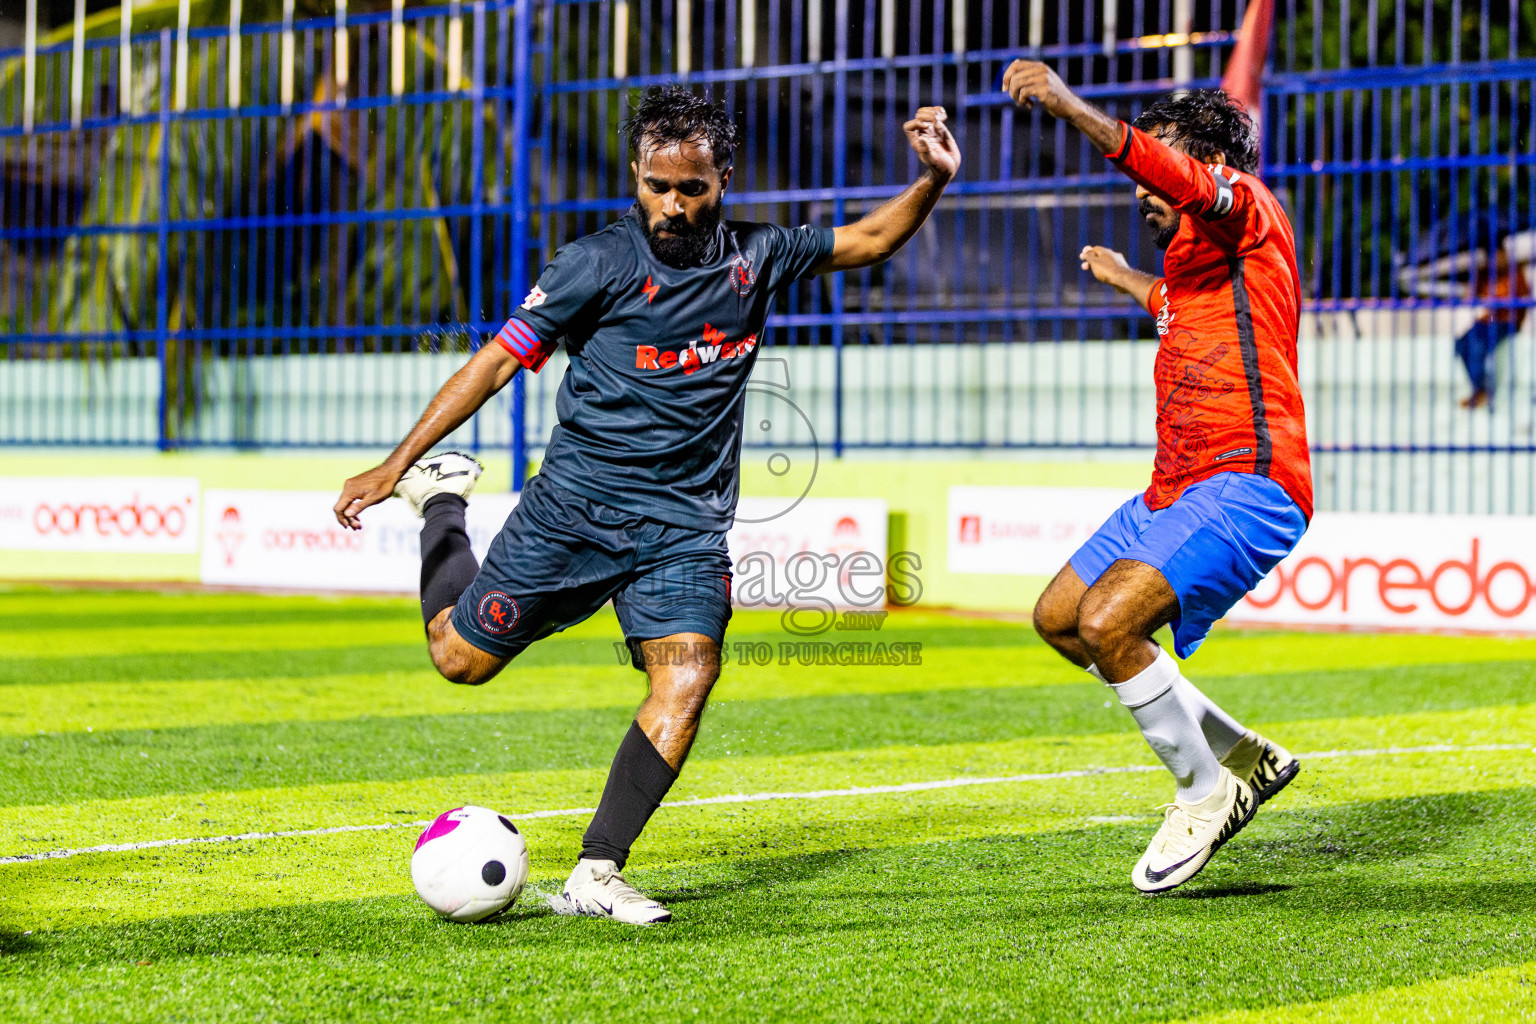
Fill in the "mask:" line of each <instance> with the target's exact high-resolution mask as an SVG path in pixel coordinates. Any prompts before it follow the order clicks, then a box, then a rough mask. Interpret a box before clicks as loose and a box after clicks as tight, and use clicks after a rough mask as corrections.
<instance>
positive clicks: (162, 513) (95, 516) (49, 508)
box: [32, 493, 192, 537]
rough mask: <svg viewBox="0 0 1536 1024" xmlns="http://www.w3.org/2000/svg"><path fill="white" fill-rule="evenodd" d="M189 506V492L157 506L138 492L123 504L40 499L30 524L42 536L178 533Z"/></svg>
mask: <svg viewBox="0 0 1536 1024" xmlns="http://www.w3.org/2000/svg"><path fill="white" fill-rule="evenodd" d="M191 507H192V498H191V497H190V496H189V497H187V498H186V499H184V500H183V501H182V502H181V503H180V504H168V505H165V506H160V505H155V504H152V503H148V502H145V501H143V500H141V499H140V497H139V495H138V494H137V493H135V494H134V496H133V500H131V501H129V502H128V503H126V504H124V505H113V504H111V503H109V502H99V503H98V502H89V501H87V502H80V503H77V504H70V503H67V502H60V503H58V504H50V503H48V502H39V503H38V504H37V506H36V507H35V508H34V509H33V510H32V528H33V529H34V530H36V531H37V532H38V533H39V534H42V535H44V536H48V535H50V534H52V535H57V536H61V537H71V536H77V535H79V534H85V533H95V534H96V535H97V536H101V537H180V536H181V535H182V534H183V533H184V532H185V531H186V529H187V519H188V517H187V509H189V508H191Z"/></svg>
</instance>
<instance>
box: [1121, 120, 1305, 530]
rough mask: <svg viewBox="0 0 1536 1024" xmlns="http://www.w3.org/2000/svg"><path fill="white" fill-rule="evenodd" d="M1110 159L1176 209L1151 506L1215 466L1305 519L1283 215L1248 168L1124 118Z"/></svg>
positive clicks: (1164, 290) (1154, 302) (1293, 292)
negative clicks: (1270, 483) (1261, 479)
mask: <svg viewBox="0 0 1536 1024" xmlns="http://www.w3.org/2000/svg"><path fill="white" fill-rule="evenodd" d="M1122 127H1123V135H1122V137H1121V142H1120V148H1119V150H1118V151H1117V152H1115V153H1114V154H1112V155H1111V156H1110V158H1109V159H1110V160H1111V161H1113V162H1114V163H1115V164H1116V166H1118V167H1119V168H1120V170H1122V171H1123V172H1125V174H1126V176H1128V177H1129V178H1130V179H1131V180H1133V181H1135V182H1136V183H1137V184H1139V185H1141V186H1142V187H1144V188H1145V189H1147V191H1149V192H1151V193H1152V194H1153V195H1155V196H1158V197H1159V198H1161V199H1163V200H1164V201H1165V202H1167V203H1169V204H1170V205H1172V206H1173V207H1174V208H1175V209H1177V210H1179V211H1180V212H1181V213H1182V214H1183V215H1184V216H1183V217H1182V218H1181V223H1180V225H1179V230H1178V234H1177V235H1175V236H1174V239H1173V243H1172V244H1171V245H1169V246H1168V253H1167V255H1166V257H1165V258H1164V260H1163V273H1164V275H1165V276H1164V277H1162V278H1160V279H1159V280H1158V281H1157V282H1156V283H1155V284H1154V285H1153V286H1152V290H1151V292H1150V293H1149V294H1148V296H1147V307H1148V309H1147V312H1149V313H1151V314H1152V315H1153V316H1154V317H1156V318H1157V333H1158V341H1159V343H1158V350H1157V362H1156V376H1157V459H1156V462H1155V463H1154V466H1153V470H1152V486H1151V487H1149V488H1148V489H1147V493H1146V503H1147V507H1148V508H1150V509H1160V508H1166V507H1167V506H1168V505H1171V504H1172V503H1173V502H1174V501H1176V500H1178V497H1179V495H1180V494H1183V493H1184V489H1185V488H1186V487H1188V486H1189V485H1190V484H1192V483H1195V482H1196V481H1198V480H1203V479H1205V478H1206V477H1208V476H1211V475H1213V474H1216V473H1226V472H1239V473H1257V474H1259V475H1260V476H1267V477H1269V478H1270V479H1272V480H1274V481H1275V483H1277V484H1279V485H1280V486H1281V487H1282V488H1284V489H1285V492H1286V493H1287V494H1289V495H1290V496H1291V498H1292V500H1294V501H1295V502H1296V504H1297V505H1298V506H1299V507H1300V508H1301V511H1302V512H1303V514H1305V515H1306V517H1307V518H1308V519H1311V518H1312V462H1311V456H1310V454H1309V452H1308V449H1307V424H1306V415H1305V412H1304V410H1303V408H1302V401H1301V385H1300V382H1299V381H1298V380H1297V371H1296V328H1297V323H1298V319H1299V315H1300V309H1301V279H1300V277H1299V276H1298V275H1297V272H1296V240H1295V236H1294V235H1292V233H1291V224H1290V221H1289V220H1288V219H1287V218H1286V216H1285V211H1284V210H1283V209H1281V207H1280V203H1279V202H1278V201H1277V200H1276V199H1275V197H1274V195H1272V194H1271V193H1270V191H1269V189H1267V188H1265V187H1264V184H1263V183H1262V182H1261V181H1259V180H1258V179H1257V178H1255V177H1254V176H1253V175H1251V174H1245V173H1240V172H1238V171H1234V170H1232V169H1231V168H1230V167H1223V166H1221V165H1219V164H1203V163H1201V162H1200V161H1199V160H1196V159H1195V158H1194V157H1191V156H1187V155H1185V154H1183V153H1180V152H1178V151H1176V150H1174V149H1172V148H1170V147H1168V146H1166V145H1164V144H1163V143H1161V142H1159V141H1158V140H1157V139H1155V138H1153V137H1152V136H1150V135H1148V134H1146V133H1145V132H1142V131H1140V130H1138V129H1136V128H1132V127H1130V126H1129V125H1123V126H1122Z"/></svg>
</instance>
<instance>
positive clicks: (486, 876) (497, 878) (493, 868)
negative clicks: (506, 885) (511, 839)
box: [480, 860, 507, 885]
mask: <svg viewBox="0 0 1536 1024" xmlns="http://www.w3.org/2000/svg"><path fill="white" fill-rule="evenodd" d="M506 877H507V869H506V867H505V866H503V865H502V863H501V861H499V860H488V861H486V862H485V867H483V868H481V869H480V879H481V881H483V882H485V884H486V885H500V884H501V883H502V882H503V881H505V880H506Z"/></svg>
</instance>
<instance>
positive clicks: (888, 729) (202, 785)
mask: <svg viewBox="0 0 1536 1024" xmlns="http://www.w3.org/2000/svg"><path fill="white" fill-rule="evenodd" d="M626 677H627V678H629V679H632V680H635V681H636V683H637V684H638V679H639V676H638V674H637V673H633V672H625V673H619V675H618V678H620V679H623V678H626ZM571 678H573V679H575V675H574V673H572V676H571ZM871 678H879V674H878V673H876V674H875V675H872V676H871ZM1530 679H1531V672H1530V670H1529V669H1528V668H1527V667H1526V666H1523V665H1519V664H1513V665H1504V664H1501V665H1479V666H1470V667H1463V666H1455V667H1421V668H1419V669H1417V670H1415V671H1414V672H1412V673H1403V672H1399V671H1377V672H1371V673H1365V672H1345V673H1329V674H1309V675H1305V676H1267V677H1266V676H1250V677H1233V678H1229V679H1214V680H1210V681H1209V682H1208V683H1207V685H1206V687H1205V689H1206V690H1207V692H1209V693H1210V694H1211V696H1212V697H1214V698H1215V699H1216V700H1218V701H1220V702H1221V703H1222V704H1223V705H1225V706H1227V707H1229V708H1230V709H1231V710H1232V711H1233V712H1234V713H1236V714H1237V715H1238V716H1239V717H1240V718H1242V719H1245V720H1247V719H1251V720H1256V721H1263V720H1269V721H1284V720H1290V719H1300V718H1315V717H1321V716H1329V715H1335V714H1337V713H1339V712H1340V711H1343V710H1347V711H1349V712H1350V713H1353V714H1357V715H1368V714H1394V713H1400V712H1408V711H1416V710H1455V709H1457V708H1466V707H1477V706H1496V705H1499V704H1512V703H1519V702H1522V701H1524V700H1526V699H1528V698H1529V696H1530ZM513 683H515V679H513V678H508V679H504V680H498V681H495V682H493V683H491V684H490V685H489V687H483V688H480V689H478V690H476V689H460V688H452V687H450V692H452V693H455V694H462V695H463V698H462V699H463V700H464V701H465V704H464V706H465V707H468V708H474V707H476V704H475V703H473V702H474V700H475V699H476V694H478V693H482V692H484V693H492V692H494V691H493V690H491V689H490V687H496V686H507V685H509V684H513ZM441 685H443V686H448V684H441ZM574 685H577V684H576V683H573V686H574ZM729 685H730V684H726V686H727V687H728V686H729ZM634 693H635V700H634V703H638V697H639V690H638V689H636V690H635V691H634ZM1106 697H1107V694H1106V691H1105V690H1104V688H1103V687H1101V686H1098V685H1096V684H1092V683H1083V684H1079V685H1062V686H1049V687H1019V688H990V689H988V688H964V689H943V688H934V689H931V690H920V691H915V692H903V693H845V694H841V695H837V696H817V697H802V698H794V699H783V700H755V701H746V700H741V701H731V700H726V701H721V702H719V703H717V704H714V705H713V706H712V707H711V708H710V710H709V711H708V713H707V714H706V716H705V719H704V727H703V730H702V732H701V735H700V740H699V744H698V748H697V753H698V754H699V755H700V756H703V757H716V756H724V755H726V754H737V755H759V756H787V755H790V754H797V753H808V752H814V751H820V750H842V749H852V748H861V747H880V746H912V745H937V744H946V743H968V742H992V741H999V740H1010V739H1017V738H1021V737H1027V736H1065V735H1074V734H1077V735H1083V734H1091V733H1102V732H1109V731H1119V730H1122V729H1123V730H1125V731H1126V732H1127V733H1129V732H1130V731H1131V728H1132V726H1131V723H1130V720H1129V718H1128V716H1127V715H1126V714H1125V712H1124V710H1123V709H1122V708H1120V707H1118V706H1115V705H1113V704H1112V703H1111V702H1110V701H1109V700H1107V699H1106ZM487 699H488V700H489V699H491V698H487ZM631 708H632V705H629V704H626V705H620V706H613V707H599V708H588V709H585V710H583V709H580V708H566V709H563V710H559V711H530V712H495V713H493V712H486V713H483V714H475V713H465V714H459V715H436V716H404V717H396V718H383V717H380V718H367V719H353V720H347V721H335V722H280V723H272V724H263V725H227V726H202V727H195V728H187V729H165V730H142V731H135V730H125V731H116V732H111V731H109V732H102V733H92V734H82V733H66V734H57V735H55V734H49V735H34V736H26V737H22V736H16V735H11V736H0V758H10V759H11V762H10V763H12V764H16V765H18V766H20V768H21V770H20V771H18V772H14V773H10V774H7V775H0V806H4V805H14V804H35V803H69V802H76V801H79V800H85V799H92V798H120V797H130V796H146V795H152V794H155V793H178V792H181V793H186V792H200V791H205V790H214V789H243V788H259V787H269V786H286V785H295V784H302V783H315V782H337V781H343V780H378V781H384V780H389V779H408V778H417V777H422V776H428V775H443V774H455V773H460V772H484V771H526V770H540V769H560V768H577V767H596V766H606V765H607V764H608V762H609V760H610V759H611V758H612V756H613V748H614V746H615V744H616V743H617V740H618V738H619V737H620V736H621V735H622V733H623V731H624V729H625V727H626V724H627V723H628V721H629V719H630V715H631Z"/></svg>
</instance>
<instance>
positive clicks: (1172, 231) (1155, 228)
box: [1136, 199, 1184, 249]
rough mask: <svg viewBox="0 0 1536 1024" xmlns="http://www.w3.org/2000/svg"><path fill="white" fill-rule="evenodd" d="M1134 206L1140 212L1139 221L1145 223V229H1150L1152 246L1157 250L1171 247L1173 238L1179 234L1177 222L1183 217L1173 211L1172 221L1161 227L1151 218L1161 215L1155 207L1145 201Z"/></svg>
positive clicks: (1176, 211)
mask: <svg viewBox="0 0 1536 1024" xmlns="http://www.w3.org/2000/svg"><path fill="white" fill-rule="evenodd" d="M1136 205H1137V208H1138V209H1139V210H1140V211H1141V219H1142V220H1144V221H1146V222H1147V227H1149V228H1151V229H1152V244H1153V245H1155V246H1157V247H1158V248H1159V249H1166V248H1168V247H1169V246H1170V245H1172V244H1173V237H1174V236H1175V235H1177V234H1178V233H1179V222H1180V221H1181V220H1182V219H1183V217H1184V215H1183V214H1182V213H1180V212H1179V211H1178V210H1174V211H1172V213H1173V219H1172V220H1170V221H1169V222H1168V223H1167V224H1166V225H1163V224H1159V223H1157V222H1155V221H1153V220H1152V217H1154V216H1156V215H1158V214H1161V213H1162V211H1161V210H1159V209H1158V208H1157V207H1155V206H1153V205H1152V204H1151V203H1149V202H1147V201H1146V200H1145V199H1143V200H1142V201H1141V202H1140V203H1137V204H1136Z"/></svg>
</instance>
